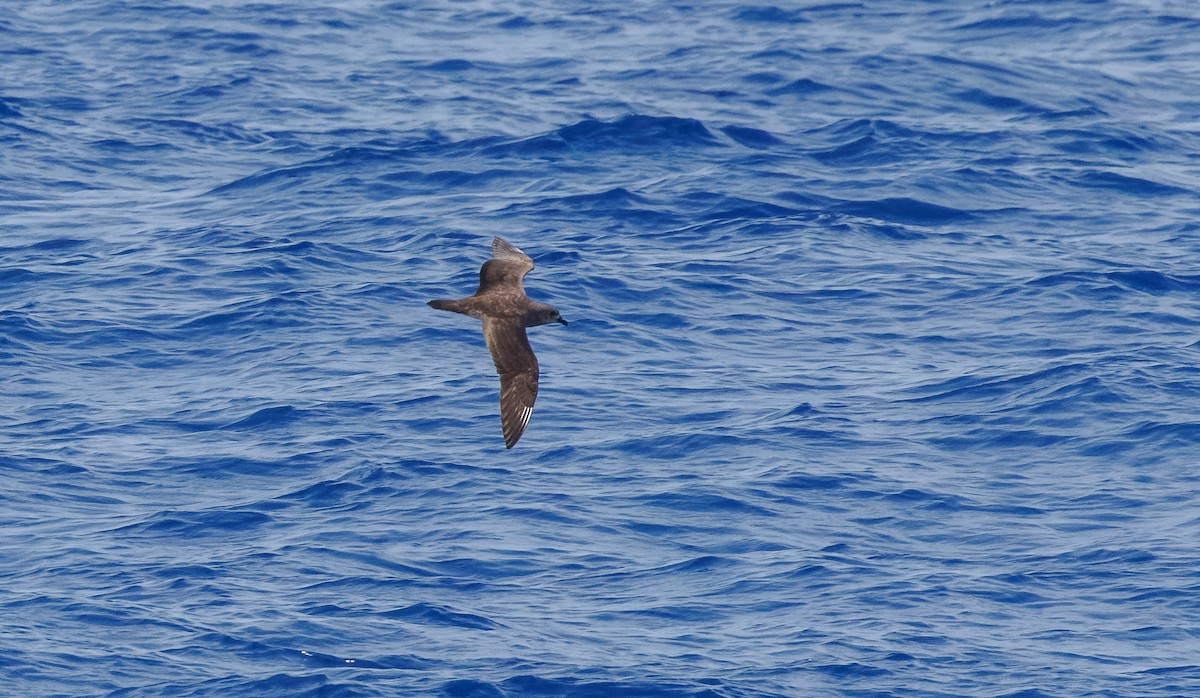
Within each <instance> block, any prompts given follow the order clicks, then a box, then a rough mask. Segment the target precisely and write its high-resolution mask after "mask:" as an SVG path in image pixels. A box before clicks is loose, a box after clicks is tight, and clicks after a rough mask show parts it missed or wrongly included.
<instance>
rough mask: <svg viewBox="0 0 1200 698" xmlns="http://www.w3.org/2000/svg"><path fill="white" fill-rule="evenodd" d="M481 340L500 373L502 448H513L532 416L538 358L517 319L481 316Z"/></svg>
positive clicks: (536, 384)
mask: <svg viewBox="0 0 1200 698" xmlns="http://www.w3.org/2000/svg"><path fill="white" fill-rule="evenodd" d="M497 239H498V238H497ZM483 340H484V341H485V342H487V347H488V351H490V352H491V353H492V363H494V364H495V365H496V373H499V374H500V426H501V427H502V428H503V430H504V445H505V446H506V447H508V448H512V447H513V445H514V444H515V443H517V439H520V438H521V434H523V433H525V426H526V425H527V424H529V417H530V415H532V414H533V402H534V400H536V399H537V391H538V363H537V357H536V356H534V355H533V348H532V347H530V346H529V338H528V337H526V336H525V325H524V323H522V322H521V320H520V319H519V318H494V317H484V318H483Z"/></svg>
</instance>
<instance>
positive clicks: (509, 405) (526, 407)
mask: <svg viewBox="0 0 1200 698" xmlns="http://www.w3.org/2000/svg"><path fill="white" fill-rule="evenodd" d="M530 269H533V260H532V259H530V258H529V256H528V255H526V254H525V253H524V252H522V251H521V250H518V249H517V248H516V247H514V246H513V245H511V244H509V243H508V242H506V241H504V240H502V239H500V238H498V237H495V238H492V258H491V259H489V260H488V261H486V262H484V263H483V266H482V267H481V268H480V269H479V288H478V289H476V290H475V295H473V296H467V297H466V298H459V299H458V300H454V301H429V307H431V308H437V309H438V310H449V311H451V312H455V313H462V314H463V315H470V316H471V317H473V318H479V319H480V320H483V341H484V342H486V343H487V348H488V351H490V352H491V353H492V363H494V364H496V373H499V374H500V426H501V427H502V428H503V430H504V446H505V447H506V448H512V447H513V445H515V444H516V443H517V439H519V438H521V434H523V433H524V432H525V425H526V424H529V415H531V414H533V401H534V400H536V399H537V391H538V362H537V357H535V356H534V355H533V349H532V348H531V347H530V346H529V338H528V337H526V336H525V328H526V327H536V326H538V325H548V324H550V323H552V322H561V323H562V324H564V325H565V324H567V321H566V320H564V319H562V316H561V315H559V314H558V311H557V310H555V309H554V308H551V307H550V306H548V305H546V304H545V303H538V302H537V301H535V300H530V298H529V296H526V295H525V288H524V287H523V286H522V285H521V279H523V278H524V277H525V275H526V274H528V273H529V270H530Z"/></svg>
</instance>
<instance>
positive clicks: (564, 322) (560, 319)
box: [558, 318, 567, 325]
mask: <svg viewBox="0 0 1200 698" xmlns="http://www.w3.org/2000/svg"><path fill="white" fill-rule="evenodd" d="M558 321H559V322H561V323H562V324H564V325H566V324H567V321H566V320H564V319H562V318H559V319H558Z"/></svg>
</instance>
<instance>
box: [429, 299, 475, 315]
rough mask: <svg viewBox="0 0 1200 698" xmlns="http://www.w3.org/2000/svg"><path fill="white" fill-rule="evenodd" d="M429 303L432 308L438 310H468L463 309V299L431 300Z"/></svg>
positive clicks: (462, 311) (463, 311) (460, 311)
mask: <svg viewBox="0 0 1200 698" xmlns="http://www.w3.org/2000/svg"><path fill="white" fill-rule="evenodd" d="M427 305H429V307H430V308H435V309H437V310H449V311H450V312H452V313H465V312H466V311H465V310H463V308H462V301H461V300H456V301H429V303H428V304H427Z"/></svg>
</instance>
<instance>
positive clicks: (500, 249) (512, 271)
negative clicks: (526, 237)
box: [475, 237, 533, 296]
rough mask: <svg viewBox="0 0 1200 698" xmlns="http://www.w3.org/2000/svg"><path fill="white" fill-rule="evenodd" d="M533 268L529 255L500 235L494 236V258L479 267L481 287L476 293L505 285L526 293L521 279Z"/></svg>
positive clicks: (482, 292)
mask: <svg viewBox="0 0 1200 698" xmlns="http://www.w3.org/2000/svg"><path fill="white" fill-rule="evenodd" d="M531 269H533V260H532V259H530V258H529V255H527V254H525V253H524V252H522V251H521V250H519V249H517V248H516V247H515V246H513V245H512V244H511V243H509V242H508V241H506V240H504V239H503V238H500V237H494V238H492V258H491V259H489V260H488V261H486V262H484V263H483V267H481V268H480V269H479V288H478V289H477V290H476V291H475V295H477V296H478V295H481V294H484V293H487V292H488V291H492V290H495V289H496V288H498V287H499V288H503V287H505V286H507V287H509V288H511V289H512V290H515V291H519V292H520V293H521V294H522V295H523V294H524V293H525V290H524V288H523V287H522V286H521V279H523V278H524V277H525V275H526V274H528V273H529V270H531Z"/></svg>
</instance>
